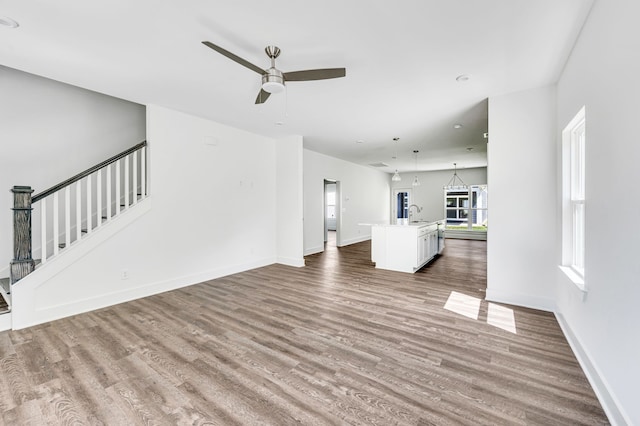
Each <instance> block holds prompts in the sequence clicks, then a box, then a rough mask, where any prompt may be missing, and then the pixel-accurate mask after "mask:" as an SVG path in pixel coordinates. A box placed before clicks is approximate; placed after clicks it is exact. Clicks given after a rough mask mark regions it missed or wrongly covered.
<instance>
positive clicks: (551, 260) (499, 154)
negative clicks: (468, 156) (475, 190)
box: [487, 87, 557, 311]
mask: <svg viewBox="0 0 640 426" xmlns="http://www.w3.org/2000/svg"><path fill="white" fill-rule="evenodd" d="M556 148H557V146H556V126H555V88H554V87H543V88H539V89H532V90H528V91H524V92H518V93H513V94H509V95H504V96H499V97H495V98H490V99H489V145H488V182H487V183H488V185H489V214H490V225H489V230H488V234H487V239H488V242H487V299H488V300H492V301H497V302H505V303H512V304H516V305H521V306H528V307H532V308H537V309H542V310H548V311H552V310H554V308H555V304H554V297H555V290H554V283H555V279H556V270H557V266H556V252H557V249H556V242H555V235H556V186H557V185H556V178H557V176H556V175H557V174H556V161H557V149H556Z"/></svg>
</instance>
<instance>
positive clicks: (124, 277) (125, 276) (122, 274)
mask: <svg viewBox="0 0 640 426" xmlns="http://www.w3.org/2000/svg"><path fill="white" fill-rule="evenodd" d="M120 279H121V280H128V279H129V270H128V269H123V270H122V272H120Z"/></svg>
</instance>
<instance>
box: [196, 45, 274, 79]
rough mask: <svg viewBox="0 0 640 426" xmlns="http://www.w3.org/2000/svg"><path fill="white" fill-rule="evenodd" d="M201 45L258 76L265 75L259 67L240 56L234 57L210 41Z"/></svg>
mask: <svg viewBox="0 0 640 426" xmlns="http://www.w3.org/2000/svg"><path fill="white" fill-rule="evenodd" d="M202 44H204V45H205V46H207V47H210V48H212V49H213V50H215V51H216V52H218V53H220V54H222V55H224V56H226V57H227V58H229V59H231V60H232V61H235V62H237V63H239V64H240V65H243V66H245V67H247V68H249V69H250V70H253V71H255V72H257V73H258V74H260V75H262V74H264V73H265V71H264V70H263V69H262V68H260V67H259V66H257V65H253V64H252V63H251V62H249V61H247V60H245V59H242V58H241V57H240V56H237V55H234V54H233V53H231V52H229V51H228V50H225V49H223V48H222V47H220V46H217V45H215V44H213V43H211V42H210V41H203V42H202Z"/></svg>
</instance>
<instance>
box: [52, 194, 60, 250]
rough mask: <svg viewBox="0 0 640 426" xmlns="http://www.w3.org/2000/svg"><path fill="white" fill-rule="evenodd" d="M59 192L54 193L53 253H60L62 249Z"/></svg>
mask: <svg viewBox="0 0 640 426" xmlns="http://www.w3.org/2000/svg"><path fill="white" fill-rule="evenodd" d="M58 194H60V193H59V192H56V193H54V194H53V255H54V256H55V255H56V254H58V251H59V250H60V247H59V246H60V217H59V213H60V208H59V206H58Z"/></svg>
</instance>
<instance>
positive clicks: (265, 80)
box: [262, 68, 284, 93]
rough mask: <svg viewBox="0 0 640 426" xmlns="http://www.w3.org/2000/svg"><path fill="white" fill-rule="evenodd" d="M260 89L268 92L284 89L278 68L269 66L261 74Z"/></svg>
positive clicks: (277, 91) (282, 78)
mask: <svg viewBox="0 0 640 426" xmlns="http://www.w3.org/2000/svg"><path fill="white" fill-rule="evenodd" d="M262 90H264V91H265V92H269V93H280V92H282V91H284V76H283V75H282V72H281V71H280V70H277V69H275V68H269V69H268V70H266V73H265V74H263V75H262Z"/></svg>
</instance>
